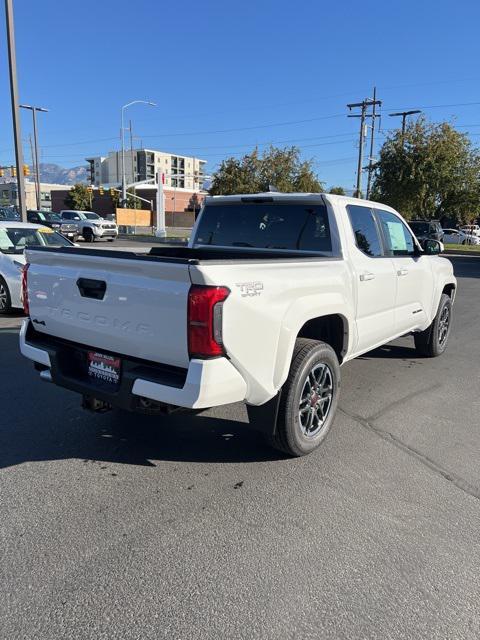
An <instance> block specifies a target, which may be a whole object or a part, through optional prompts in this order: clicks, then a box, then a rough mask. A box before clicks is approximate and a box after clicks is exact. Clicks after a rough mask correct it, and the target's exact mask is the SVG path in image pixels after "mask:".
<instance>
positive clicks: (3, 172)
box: [0, 167, 5, 178]
mask: <svg viewBox="0 0 480 640" xmlns="http://www.w3.org/2000/svg"><path fill="white" fill-rule="evenodd" d="M4 175H5V171H4V170H3V167H0V178H3V176H4Z"/></svg>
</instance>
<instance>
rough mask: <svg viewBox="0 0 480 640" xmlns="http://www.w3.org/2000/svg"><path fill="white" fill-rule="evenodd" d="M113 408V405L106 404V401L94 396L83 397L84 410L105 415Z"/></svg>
mask: <svg viewBox="0 0 480 640" xmlns="http://www.w3.org/2000/svg"><path fill="white" fill-rule="evenodd" d="M111 408H112V405H111V404H109V403H108V402H105V400H99V399H98V398H93V397H92V396H82V409H86V410H87V411H93V412H94V413H105V412H106V411H110V409H111Z"/></svg>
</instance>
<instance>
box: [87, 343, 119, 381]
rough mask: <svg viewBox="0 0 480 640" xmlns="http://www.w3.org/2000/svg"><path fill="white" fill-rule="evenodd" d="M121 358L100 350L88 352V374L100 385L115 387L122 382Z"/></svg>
mask: <svg viewBox="0 0 480 640" xmlns="http://www.w3.org/2000/svg"><path fill="white" fill-rule="evenodd" d="M120 375H121V360H120V358H116V357H115V356H109V355H107V354H105V353H98V351H89V352H88V376H89V378H91V380H92V381H93V382H95V383H96V384H98V385H99V386H103V387H106V388H108V389H115V388H116V387H118V385H119V384H120Z"/></svg>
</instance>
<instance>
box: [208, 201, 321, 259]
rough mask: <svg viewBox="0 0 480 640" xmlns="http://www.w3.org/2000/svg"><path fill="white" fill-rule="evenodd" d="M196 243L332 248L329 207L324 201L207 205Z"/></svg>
mask: <svg viewBox="0 0 480 640" xmlns="http://www.w3.org/2000/svg"><path fill="white" fill-rule="evenodd" d="M195 242H196V244H202V245H212V246H221V247H241V248H255V249H279V250H282V249H286V250H289V251H318V252H322V253H328V252H331V251H332V240H331V235H330V227H329V223H328V214H327V208H326V206H325V205H321V204H315V205H310V204H292V203H285V204H282V203H272V202H269V203H256V202H255V203H232V204H219V205H207V206H206V207H205V209H204V211H203V214H202V217H201V220H200V223H199V227H198V229H197V233H196V237H195Z"/></svg>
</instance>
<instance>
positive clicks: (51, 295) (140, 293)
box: [20, 193, 456, 456]
mask: <svg viewBox="0 0 480 640" xmlns="http://www.w3.org/2000/svg"><path fill="white" fill-rule="evenodd" d="M440 249H441V244H440V242H438V241H437V240H433V239H427V240H425V242H424V249H423V250H422V248H421V246H420V244H419V243H418V241H417V240H416V238H415V236H414V235H413V234H412V231H411V230H410V228H409V227H408V225H407V224H406V223H405V222H404V220H403V219H402V218H401V216H400V215H399V214H398V213H397V212H396V211H395V210H393V209H391V208H390V207H388V206H385V205H382V204H379V203H377V202H368V201H365V200H358V199H355V198H347V197H342V196H337V195H331V194H300V193H299V194H272V193H266V194H255V195H243V196H242V195H238V196H215V197H207V198H206V203H205V205H204V207H203V209H202V212H201V213H200V216H199V218H198V220H197V222H196V225H195V228H194V230H193V233H192V237H191V240H190V242H189V245H188V247H155V248H153V249H151V250H150V253H149V254H147V255H145V254H141V255H140V254H136V253H133V252H132V253H130V252H122V253H118V254H117V253H114V254H112V252H110V251H106V250H101V249H100V250H98V251H95V252H91V253H90V252H89V253H88V254H86V253H85V250H84V249H81V248H73V249H71V248H69V249H68V250H67V249H65V248H63V247H62V248H58V249H51V248H48V247H41V248H38V249H35V248H30V249H29V250H28V251H27V262H28V264H27V265H25V271H24V274H25V278H24V300H25V305H26V309H27V310H28V311H29V316H30V317H29V318H28V319H26V320H25V321H24V324H23V327H22V329H21V333H20V349H21V351H22V353H23V355H25V356H26V357H27V358H30V359H31V360H33V361H34V362H35V363H36V369H37V370H38V371H40V376H41V377H42V378H43V379H44V380H48V381H51V382H54V383H56V384H57V385H59V386H62V387H66V388H68V389H70V390H72V391H77V392H78V393H79V394H81V395H82V396H83V406H84V407H85V408H90V409H92V410H106V409H108V408H111V407H112V406H117V407H120V408H123V409H127V410H130V411H139V412H146V413H151V414H152V413H157V414H160V413H162V412H169V411H174V410H177V409H179V408H184V409H185V408H187V409H204V408H207V407H214V406H218V405H224V404H229V403H232V402H239V401H243V402H245V403H246V404H247V406H248V408H249V411H250V415H251V417H252V422H253V424H255V426H257V427H258V428H260V429H262V430H263V431H264V433H266V434H267V435H268V436H269V438H270V439H271V441H272V442H273V444H274V446H275V447H277V448H278V449H280V450H282V451H284V452H286V453H288V454H290V455H294V456H299V455H304V454H306V453H309V452H310V451H312V450H313V449H315V448H316V447H317V446H318V445H320V443H321V442H322V441H323V440H324V438H325V436H326V435H327V433H328V431H329V429H330V427H331V425H332V422H333V419H334V416H335V411H336V408H337V403H338V399H339V392H340V365H341V364H343V363H344V362H347V361H348V360H351V359H352V358H355V357H357V356H359V355H361V354H363V353H365V352H366V351H370V350H371V349H374V348H376V347H379V346H380V345H383V344H385V343H386V342H389V341H390V340H393V339H394V338H397V337H398V336H403V335H405V334H406V333H410V332H413V334H414V339H415V345H416V349H417V353H418V354H421V355H423V356H439V355H440V354H442V353H443V352H444V350H445V348H446V345H447V341H448V336H449V332H450V323H451V317H452V304H453V301H454V298H455V290H456V279H455V277H454V275H453V269H452V265H451V263H450V262H449V261H448V260H446V259H444V258H441V257H439V256H438V255H436V254H438V252H439V251H440ZM52 301H54V303H52ZM255 415H256V418H255ZM269 416H270V417H269Z"/></svg>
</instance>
